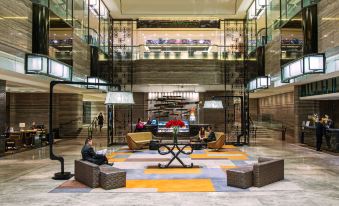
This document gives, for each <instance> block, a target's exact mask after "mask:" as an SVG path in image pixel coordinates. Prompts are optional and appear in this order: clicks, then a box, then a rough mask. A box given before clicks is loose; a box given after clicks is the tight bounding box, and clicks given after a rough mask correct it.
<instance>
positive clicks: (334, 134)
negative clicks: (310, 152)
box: [303, 126, 339, 152]
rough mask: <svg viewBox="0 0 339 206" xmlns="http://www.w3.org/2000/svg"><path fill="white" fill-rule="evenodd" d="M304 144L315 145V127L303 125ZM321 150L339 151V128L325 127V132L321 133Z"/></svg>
mask: <svg viewBox="0 0 339 206" xmlns="http://www.w3.org/2000/svg"><path fill="white" fill-rule="evenodd" d="M303 133H304V138H303V140H304V144H306V145H308V146H311V147H314V148H315V147H316V136H315V127H312V126H310V127H304V129H303ZM321 149H322V150H327V151H331V152H339V128H333V129H326V134H325V135H323V141H322V145H321Z"/></svg>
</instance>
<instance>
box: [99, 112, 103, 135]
mask: <svg viewBox="0 0 339 206" xmlns="http://www.w3.org/2000/svg"><path fill="white" fill-rule="evenodd" d="M98 125H99V129H100V132H101V129H102V127H103V126H104V116H103V115H102V113H101V112H100V114H99V116H98Z"/></svg>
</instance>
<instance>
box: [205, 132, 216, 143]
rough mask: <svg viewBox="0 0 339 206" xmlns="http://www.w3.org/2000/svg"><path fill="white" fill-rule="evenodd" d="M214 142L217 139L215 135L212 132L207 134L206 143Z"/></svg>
mask: <svg viewBox="0 0 339 206" xmlns="http://www.w3.org/2000/svg"><path fill="white" fill-rule="evenodd" d="M215 140H217V138H216V137H215V134H214V132H213V131H212V132H210V133H209V134H208V137H207V140H206V141H207V142H212V141H215Z"/></svg>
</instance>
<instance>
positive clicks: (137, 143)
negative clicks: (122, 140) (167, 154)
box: [126, 132, 153, 150]
mask: <svg viewBox="0 0 339 206" xmlns="http://www.w3.org/2000/svg"><path fill="white" fill-rule="evenodd" d="M152 137H153V135H152V133H151V132H137V133H128V134H127V135H126V140H127V145H128V147H129V149H131V150H140V149H143V148H144V147H146V146H147V145H149V143H150V141H151V140H152Z"/></svg>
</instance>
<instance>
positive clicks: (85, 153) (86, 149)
mask: <svg viewBox="0 0 339 206" xmlns="http://www.w3.org/2000/svg"><path fill="white" fill-rule="evenodd" d="M81 155H82V159H83V160H86V161H89V162H93V160H94V158H95V155H96V153H95V152H94V149H93V148H92V147H91V146H90V145H88V144H85V145H84V146H83V147H82V149H81Z"/></svg>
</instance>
